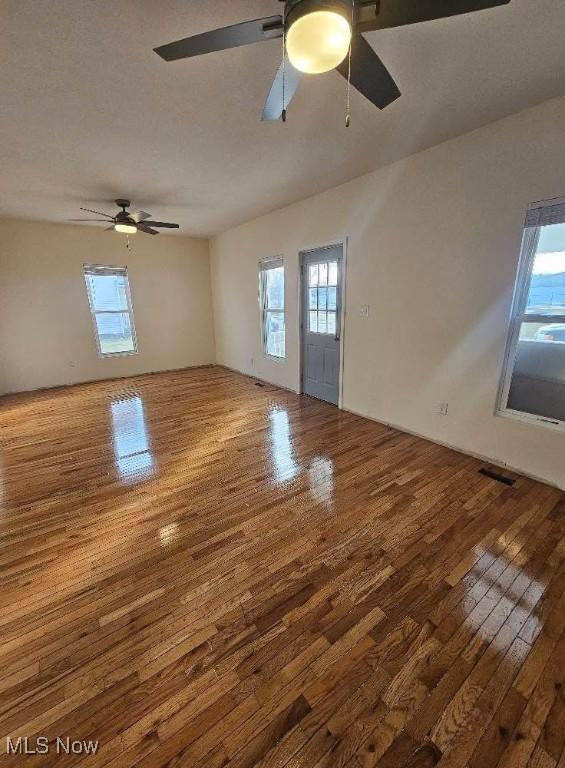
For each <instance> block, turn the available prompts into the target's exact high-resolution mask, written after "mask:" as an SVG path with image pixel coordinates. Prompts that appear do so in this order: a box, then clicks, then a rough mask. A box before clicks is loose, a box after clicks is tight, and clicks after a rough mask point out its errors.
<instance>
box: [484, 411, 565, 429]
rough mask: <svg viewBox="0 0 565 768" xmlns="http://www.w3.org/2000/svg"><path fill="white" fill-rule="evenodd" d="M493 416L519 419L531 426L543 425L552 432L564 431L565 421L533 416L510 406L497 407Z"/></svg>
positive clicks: (513, 419)
mask: <svg viewBox="0 0 565 768" xmlns="http://www.w3.org/2000/svg"><path fill="white" fill-rule="evenodd" d="M495 416H501V417H502V418H504V419H512V421H521V422H523V423H524V424H530V425H533V426H538V427H545V428H546V429H551V430H553V431H554V432H565V421H557V419H550V418H548V417H546V416H535V415H534V414H532V413H524V412H523V411H513V410H512V409H511V408H499V409H498V410H497V411H496V412H495Z"/></svg>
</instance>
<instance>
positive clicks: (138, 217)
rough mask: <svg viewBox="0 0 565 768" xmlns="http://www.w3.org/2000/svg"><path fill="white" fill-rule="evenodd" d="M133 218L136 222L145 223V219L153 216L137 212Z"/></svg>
mask: <svg viewBox="0 0 565 768" xmlns="http://www.w3.org/2000/svg"><path fill="white" fill-rule="evenodd" d="M131 217H132V219H133V220H134V221H136V222H137V221H145V219H150V218H151V214H150V213H147V211H136V212H135V213H132V215H131Z"/></svg>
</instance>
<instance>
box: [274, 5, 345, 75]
mask: <svg viewBox="0 0 565 768" xmlns="http://www.w3.org/2000/svg"><path fill="white" fill-rule="evenodd" d="M350 44H351V25H350V24H349V21H348V20H347V19H346V18H345V16H342V15H341V13H337V12H336V11H312V12H311V13H308V14H305V15H303V16H300V17H299V18H297V19H296V21H294V22H293V23H292V24H291V26H290V27H289V29H288V32H287V33H286V49H287V52H288V58H289V59H290V63H291V64H292V66H293V67H294V68H295V69H298V70H300V72H306V73H308V74H312V75H315V74H316V75H317V74H321V73H322V72H329V71H330V70H331V69H335V68H336V67H337V66H338V65H339V64H341V62H342V61H343V60H344V59H345V57H346V56H347V53H348V51H349V46H350Z"/></svg>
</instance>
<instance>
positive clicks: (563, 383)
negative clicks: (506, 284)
mask: <svg viewBox="0 0 565 768" xmlns="http://www.w3.org/2000/svg"><path fill="white" fill-rule="evenodd" d="M498 412H499V413H503V414H507V415H512V416H515V417H517V418H526V419H529V420H535V421H537V422H540V423H545V424H549V425H553V426H556V427H565V198H561V199H558V200H550V201H547V202H541V203H535V204H533V205H532V206H530V208H529V210H528V213H527V217H526V224H525V228H524V236H523V240H522V253H521V258H520V266H519V270H518V279H517V283H516V289H515V292H514V302H513V308H512V318H511V324H510V333H509V338H508V344H507V350H506V358H505V367H504V375H503V379H502V384H501V387H500V397H499V403H498Z"/></svg>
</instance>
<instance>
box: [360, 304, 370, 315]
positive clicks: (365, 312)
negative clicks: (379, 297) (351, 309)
mask: <svg viewBox="0 0 565 768" xmlns="http://www.w3.org/2000/svg"><path fill="white" fill-rule="evenodd" d="M359 314H360V315H361V317H369V305H368V304H361V306H360V307H359Z"/></svg>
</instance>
